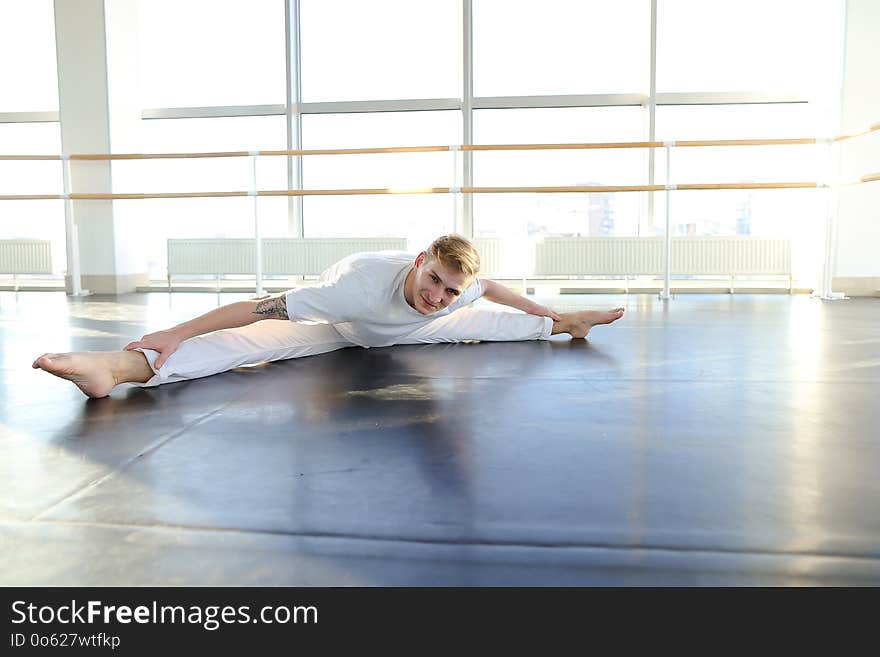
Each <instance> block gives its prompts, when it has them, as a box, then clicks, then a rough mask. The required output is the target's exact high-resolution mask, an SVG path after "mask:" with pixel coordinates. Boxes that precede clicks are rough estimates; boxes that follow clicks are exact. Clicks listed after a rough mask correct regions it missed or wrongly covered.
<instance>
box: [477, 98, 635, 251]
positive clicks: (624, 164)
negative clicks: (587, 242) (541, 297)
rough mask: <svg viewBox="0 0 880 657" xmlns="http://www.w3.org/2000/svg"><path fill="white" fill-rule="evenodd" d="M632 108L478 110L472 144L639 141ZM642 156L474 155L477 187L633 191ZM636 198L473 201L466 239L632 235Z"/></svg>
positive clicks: (624, 152) (495, 197)
mask: <svg viewBox="0 0 880 657" xmlns="http://www.w3.org/2000/svg"><path fill="white" fill-rule="evenodd" d="M642 130H643V126H642V110H641V109H640V108H637V107H593V108H562V109H502V110H478V111H476V112H475V113H474V140H475V141H476V142H478V143H480V144H511V143H539V144H542V143H566V142H601V141H639V140H640V139H641V138H642ZM645 162H646V160H645V151H644V150H641V149H621V150H571V151H567V150H539V151H478V152H476V153H475V154H474V184H475V186H477V187H513V186H524V187H538V186H560V185H565V186H579V185H635V184H639V183H641V181H642V180H643V179H644V173H645ZM638 223H639V195H638V194H634V193H616V194H615V193H592V194H581V193H560V194H535V193H512V194H478V195H476V196H475V199H474V233H475V234H476V235H478V236H481V237H493V236H498V237H514V236H520V237H530V238H538V237H541V236H544V235H584V236H586V235H636V234H638V233H637V231H638Z"/></svg>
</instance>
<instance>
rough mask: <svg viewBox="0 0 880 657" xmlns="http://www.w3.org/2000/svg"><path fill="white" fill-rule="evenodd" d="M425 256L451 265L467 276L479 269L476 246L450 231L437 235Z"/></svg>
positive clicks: (478, 255) (472, 275)
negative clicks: (447, 233)
mask: <svg viewBox="0 0 880 657" xmlns="http://www.w3.org/2000/svg"><path fill="white" fill-rule="evenodd" d="M425 253H426V254H427V257H429V258H431V259H433V260H436V261H438V262H440V263H441V264H442V265H443V266H445V267H452V268H455V269H457V270H458V271H460V272H461V273H462V274H464V275H466V276H469V277H476V275H477V273H478V272H479V271H480V254H479V253H477V248H476V247H475V246H474V245H473V244H472V243H471V242H470V241H469V240H467V239H466V238H464V237H462V236H461V235H456V234H454V233H450V234H449V235H443V236H442V237H438V238H437V239H435V240H434V241H433V242H431V246H429V247H428V248H427V250H426V251H425Z"/></svg>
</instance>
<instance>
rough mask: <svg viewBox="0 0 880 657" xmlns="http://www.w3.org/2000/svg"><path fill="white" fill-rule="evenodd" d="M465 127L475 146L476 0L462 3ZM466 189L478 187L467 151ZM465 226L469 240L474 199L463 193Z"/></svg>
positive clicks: (464, 158) (463, 157)
mask: <svg viewBox="0 0 880 657" xmlns="http://www.w3.org/2000/svg"><path fill="white" fill-rule="evenodd" d="M462 14H463V15H462V25H463V30H462V46H463V48H464V52H463V53H462V64H463V67H464V70H463V71H462V80H463V82H464V88H463V89H462V97H461V100H462V104H461V114H462V127H463V129H464V135H463V136H464V139H463V140H462V143H463V144H473V143H474V74H473V73H474V28H473V0H462ZM461 166H462V186H463V187H473V185H474V154H473V152H471V151H464V152H462V154H461ZM461 205H462V208H461V212H462V221H461V223H462V226H461V232H462V234H463V235H464V236H465V237H467V238H468V239H473V237H474V196H473V194H462V197H461Z"/></svg>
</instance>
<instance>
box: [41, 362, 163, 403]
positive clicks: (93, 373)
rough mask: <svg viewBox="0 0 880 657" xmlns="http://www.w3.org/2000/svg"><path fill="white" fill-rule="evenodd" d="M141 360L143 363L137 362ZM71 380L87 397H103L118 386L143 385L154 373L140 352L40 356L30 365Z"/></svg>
mask: <svg viewBox="0 0 880 657" xmlns="http://www.w3.org/2000/svg"><path fill="white" fill-rule="evenodd" d="M139 360H142V361H143V363H142V364H141V363H140V362H137V361H139ZM31 367H33V368H34V369H40V370H44V371H46V372H48V373H49V374H54V375H55V376H57V377H61V378H62V379H67V380H68V381H71V382H72V383H73V384H74V385H75V386H76V387H77V388H79V389H80V390H82V391H83V393H84V394H86V395H87V396H89V397H92V398H99V397H106V396H107V395H109V394H110V391H111V390H113V388H114V387H115V386H116V385H117V384H119V383H125V382H128V381H140V382H141V383H144V382H146V381H147V380H148V379H149V378H150V376H152V374H153V372H152V370H151V369H150V367H149V365H147V361H146V358H145V357H144V356H143V354H142V353H141V352H139V351H127V352H113V351H81V352H74V353H68V354H43V355H42V356H40V357H39V358H37V360H35V361H34V363H33V365H32V366H31Z"/></svg>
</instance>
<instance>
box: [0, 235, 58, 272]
mask: <svg viewBox="0 0 880 657" xmlns="http://www.w3.org/2000/svg"><path fill="white" fill-rule="evenodd" d="M51 273H52V244H51V242H48V241H46V240H0V274H51Z"/></svg>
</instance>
